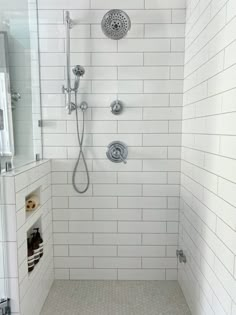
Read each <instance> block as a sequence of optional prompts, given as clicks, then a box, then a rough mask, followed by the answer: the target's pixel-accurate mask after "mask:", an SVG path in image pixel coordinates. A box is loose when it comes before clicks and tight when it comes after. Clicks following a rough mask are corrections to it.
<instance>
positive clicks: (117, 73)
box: [38, 0, 185, 280]
mask: <svg viewBox="0 0 236 315" xmlns="http://www.w3.org/2000/svg"><path fill="white" fill-rule="evenodd" d="M38 7H39V11H38V13H39V23H40V25H39V33H40V52H41V53H40V58H41V84H42V110H43V120H44V128H43V142H44V157H45V158H52V159H53V161H52V196H53V200H52V201H53V232H54V242H55V245H54V255H55V275H56V278H59V279H131V280H132V279H136V280H139V279H141V280H149V279H152V280H153V279H157V280H158V279H160V280H163V279H168V280H169V279H176V278H177V261H176V257H175V251H174V250H173V249H175V248H176V246H177V234H178V219H179V218H178V209H179V184H180V152H181V119H182V115H181V114H182V92H183V65H184V32H185V1H184V0H169V1H150V0H146V1H144V0H125V1H124V0H122V1H111V0H110V1H107V0H92V1H90V0H83V1H73V0H71V1H68V0H67V1H65V0H60V1H55V0H47V1H45V0H39V1H38ZM116 8H121V9H123V10H125V11H126V12H127V13H128V14H129V16H130V17H131V21H132V28H131V31H130V32H129V33H128V36H127V38H125V39H123V40H120V41H118V42H117V41H113V40H111V39H108V38H106V37H105V36H104V35H103V33H102V30H101V25H100V23H101V20H102V17H103V15H104V14H105V12H107V11H108V10H109V9H116ZM66 10H70V13H71V17H72V19H73V20H74V21H75V25H74V27H73V29H72V31H71V58H72V65H75V64H81V65H83V66H84V67H85V70H86V73H85V75H84V77H83V79H82V82H81V88H80V95H79V100H80V101H87V102H88V105H89V109H88V111H87V113H86V126H85V132H86V135H85V156H86V158H87V161H88V167H89V171H90V176H91V187H90V189H89V190H88V192H87V193H86V194H85V195H81V196H79V195H77V194H76V193H75V191H74V190H73V188H72V184H71V182H72V180H71V178H72V171H73V167H74V164H75V161H76V157H77V155H78V141H77V136H76V122H75V115H74V114H73V115H71V116H69V115H68V114H67V111H66V109H65V99H64V95H62V93H61V86H62V84H64V82H65V70H66V68H65V26H64V16H65V11H66ZM117 97H118V98H119V99H120V100H121V101H123V102H124V105H125V109H124V112H123V113H122V115H120V116H113V115H112V113H111V112H110V103H111V102H112V101H113V100H116V98H117ZM80 119H81V117H80ZM114 140H120V141H123V142H125V143H126V144H127V145H128V147H129V159H128V163H127V165H124V164H114V163H112V162H110V161H108V160H107V158H106V147H107V146H108V144H109V143H110V142H111V141H114ZM76 181H77V183H78V184H80V185H81V186H83V185H84V183H85V181H86V177H85V173H84V167H83V165H82V166H81V167H80V170H79V172H78V174H77V177H76Z"/></svg>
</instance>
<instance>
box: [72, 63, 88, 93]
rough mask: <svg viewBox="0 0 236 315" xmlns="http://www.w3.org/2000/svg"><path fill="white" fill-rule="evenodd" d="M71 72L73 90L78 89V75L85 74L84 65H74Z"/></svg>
mask: <svg viewBox="0 0 236 315" xmlns="http://www.w3.org/2000/svg"><path fill="white" fill-rule="evenodd" d="M72 72H73V73H74V75H75V85H74V90H75V91H77V90H78V89H79V83H80V77H82V76H83V75H84V74H85V69H84V67H82V66H80V65H76V66H75V67H74V68H73V69H72Z"/></svg>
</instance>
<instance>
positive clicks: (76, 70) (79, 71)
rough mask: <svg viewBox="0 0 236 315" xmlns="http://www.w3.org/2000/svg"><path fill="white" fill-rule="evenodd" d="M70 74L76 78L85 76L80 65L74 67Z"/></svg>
mask: <svg viewBox="0 0 236 315" xmlns="http://www.w3.org/2000/svg"><path fill="white" fill-rule="evenodd" d="M72 72H73V73H74V75H75V76H76V77H82V76H83V75H84V74H85V69H84V67H82V66H80V65H76V66H75V67H74V68H73V69H72Z"/></svg>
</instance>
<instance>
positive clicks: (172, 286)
mask: <svg viewBox="0 0 236 315" xmlns="http://www.w3.org/2000/svg"><path fill="white" fill-rule="evenodd" d="M41 315H191V313H190V311H189V308H188V306H187V304H186V301H185V298H184V296H183V294H182V291H181V289H180V287H179V285H178V283H177V282H176V281H64V280H63V281H61V280H60V281H55V282H54V284H53V287H52V289H51V291H50V293H49V296H48V298H47V300H46V303H45V305H44V307H43V310H42V312H41Z"/></svg>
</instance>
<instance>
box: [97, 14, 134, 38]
mask: <svg viewBox="0 0 236 315" xmlns="http://www.w3.org/2000/svg"><path fill="white" fill-rule="evenodd" d="M130 28H131V20H130V18H129V16H128V14H127V13H125V12H124V11H122V10H118V9H115V10H110V11H108V12H107V13H106V14H105V15H104V17H103V19H102V31H103V33H104V34H105V35H106V36H107V37H108V38H111V39H116V40H118V39H122V38H124V37H125V36H126V35H127V33H128V31H129V30H130Z"/></svg>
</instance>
